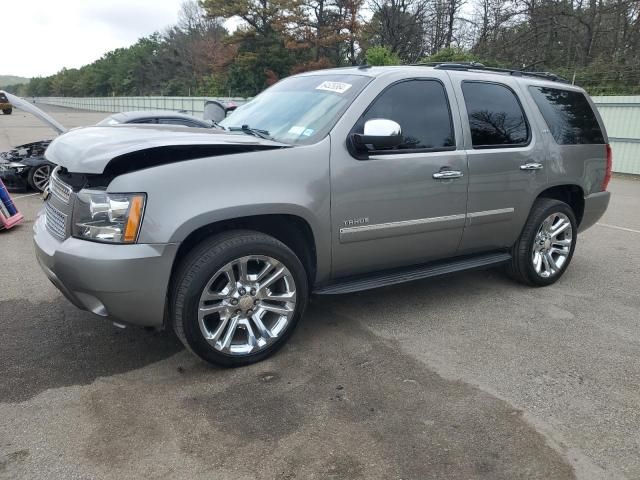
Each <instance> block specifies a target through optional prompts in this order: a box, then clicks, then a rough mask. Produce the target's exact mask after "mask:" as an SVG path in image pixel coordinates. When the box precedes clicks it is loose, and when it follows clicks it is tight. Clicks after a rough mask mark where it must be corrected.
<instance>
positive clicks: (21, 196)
mask: <svg viewBox="0 0 640 480" xmlns="http://www.w3.org/2000/svg"><path fill="white" fill-rule="evenodd" d="M35 195H42V193H40V192H38V193H29V194H27V195H20V196H19V197H13V199H14V200H18V199H19V198H26V197H33V196H35Z"/></svg>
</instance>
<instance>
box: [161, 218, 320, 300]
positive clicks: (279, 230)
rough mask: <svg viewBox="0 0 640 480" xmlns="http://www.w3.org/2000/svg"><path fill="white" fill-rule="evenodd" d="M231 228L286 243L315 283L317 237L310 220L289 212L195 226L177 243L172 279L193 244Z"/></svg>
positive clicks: (310, 281) (308, 276) (310, 280)
mask: <svg viewBox="0 0 640 480" xmlns="http://www.w3.org/2000/svg"><path fill="white" fill-rule="evenodd" d="M230 230H254V231H257V232H260V233H264V234H265V235H270V236H272V237H274V238H276V239H278V240H279V241H281V242H282V243H284V244H285V245H286V246H288V247H289V248H290V249H291V250H292V251H293V252H294V253H295V254H296V256H297V257H298V258H299V259H300V261H301V262H302V264H303V265H304V267H305V270H306V272H307V278H308V280H309V287H310V288H311V287H312V286H313V284H314V283H315V280H316V273H317V270H318V252H317V247H316V245H317V244H316V238H315V236H314V233H313V230H312V228H311V225H310V224H309V222H308V221H307V220H305V219H304V218H302V217H300V216H297V215H292V214H261V215H249V216H242V217H235V218H228V219H224V220H219V221H215V222H211V223H207V224H205V225H202V226H200V227H198V228H196V229H195V230H193V231H191V232H190V233H189V234H188V235H187V236H186V237H185V238H184V240H183V241H182V242H181V243H180V247H179V248H178V251H177V253H176V256H175V258H174V260H173V266H172V268H171V279H173V277H174V273H175V270H176V268H177V266H178V265H179V264H180V262H181V261H182V259H183V258H184V257H185V256H186V255H187V254H188V253H189V252H190V251H191V250H192V249H193V248H194V247H195V246H196V245H198V244H199V243H200V242H202V241H203V240H205V239H206V238H209V237H211V236H213V235H216V234H218V233H222V232H226V231H230Z"/></svg>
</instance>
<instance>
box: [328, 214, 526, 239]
mask: <svg viewBox="0 0 640 480" xmlns="http://www.w3.org/2000/svg"><path fill="white" fill-rule="evenodd" d="M514 212H515V209H514V208H511V207H509V208H500V209H497V210H485V211H480V212H469V213H467V214H464V213H461V214H457V215H447V216H444V217H430V218H417V219H414V220H403V221H400V222H388V223H377V224H373V225H358V226H355V227H343V228H341V229H340V243H349V242H362V241H365V240H375V239H378V238H387V237H395V236H400V235H412V234H415V233H423V232H430V231H434V230H442V229H446V228H458V227H460V226H463V225H481V224H486V223H494V222H502V221H506V220H511V218H512V217H513V215H514Z"/></svg>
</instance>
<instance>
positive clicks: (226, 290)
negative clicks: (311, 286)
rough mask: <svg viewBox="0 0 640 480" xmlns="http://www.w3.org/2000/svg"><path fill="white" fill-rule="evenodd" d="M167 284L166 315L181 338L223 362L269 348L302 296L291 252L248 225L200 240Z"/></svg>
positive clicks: (294, 318)
mask: <svg viewBox="0 0 640 480" xmlns="http://www.w3.org/2000/svg"><path fill="white" fill-rule="evenodd" d="M173 285H174V286H173V292H172V298H171V316H172V320H173V326H174V329H175V331H176V334H177V335H178V337H179V338H180V340H182V342H183V343H184V344H185V346H187V347H188V348H189V349H191V350H192V351H193V352H194V353H195V354H196V355H198V356H199V357H200V358H202V359H204V360H206V361H207V362H210V363H214V364H217V365H221V366H228V367H231V366H240V365H247V364H250V363H254V362H258V361H260V360H263V359H265V358H267V357H268V356H270V355H272V354H273V353H275V352H276V351H277V350H278V349H279V348H280V347H282V345H284V343H286V341H287V340H288V338H289V337H290V335H291V334H292V332H293V330H294V328H295V326H296V324H297V323H298V321H299V319H300V317H301V316H302V314H303V312H304V310H305V308H306V305H307V299H308V285H307V276H306V272H305V270H304V267H303V266H302V263H301V262H300V260H299V259H298V258H297V257H296V255H295V254H294V253H293V252H292V251H291V250H290V249H289V248H288V247H287V246H286V245H284V244H283V243H282V242H280V241H278V240H276V239H275V238H273V237H270V236H268V235H264V234H262V233H258V232H251V231H235V232H228V233H225V234H221V235H218V236H215V237H213V238H211V239H208V240H206V241H204V242H203V243H202V244H200V245H199V246H198V247H196V248H195V249H194V250H193V251H192V252H190V253H189V254H188V255H187V256H186V257H185V259H184V260H183V261H182V262H181V265H180V267H179V268H178V270H177V272H176V277H175V280H174V282H173Z"/></svg>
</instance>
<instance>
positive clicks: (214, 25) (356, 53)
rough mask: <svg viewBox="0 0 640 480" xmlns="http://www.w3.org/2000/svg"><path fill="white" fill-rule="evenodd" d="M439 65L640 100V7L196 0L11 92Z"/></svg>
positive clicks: (239, 84)
mask: <svg viewBox="0 0 640 480" xmlns="http://www.w3.org/2000/svg"><path fill="white" fill-rule="evenodd" d="M228 19H235V20H234V22H235V23H236V24H237V28H235V29H234V31H233V32H230V31H229V30H228V29H227V28H225V25H228V23H225V21H226V20H228ZM429 61H478V62H481V63H484V64H485V65H489V66H500V67H508V68H518V69H527V70H531V71H553V72H555V73H557V74H559V75H561V76H564V77H565V78H567V79H568V80H569V81H571V82H574V83H576V84H578V85H581V86H583V87H585V88H586V89H587V90H588V91H589V92H590V93H591V94H619V95H622V94H640V0H514V1H502V0H201V1H199V2H198V1H196V0H187V1H186V2H185V3H184V4H183V5H182V8H181V12H180V16H179V21H178V23H177V25H175V26H173V27H171V28H169V29H167V30H166V31H165V32H163V33H155V34H153V35H151V36H148V37H145V38H141V39H140V40H139V41H138V42H137V43H135V44H134V45H132V46H130V47H128V48H120V49H117V50H114V51H111V52H109V53H107V54H105V55H104V56H102V58H100V59H99V60H96V61H95V62H93V63H91V64H89V65H86V66H84V67H82V68H79V69H62V70H61V71H59V72H58V73H56V74H55V75H51V76H48V77H38V78H33V79H31V81H30V83H29V84H28V85H22V86H20V85H16V86H13V87H9V89H10V90H13V91H16V92H17V93H19V94H23V95H28V96H111V95H116V96H128V95H211V96H252V95H255V94H256V93H258V92H260V91H261V90H263V89H264V88H266V87H267V86H269V85H271V84H273V83H274V82H276V81H277V80H278V79H280V78H283V77H286V76H287V75H291V74H294V73H298V72H303V71H308V70H315V69H320V68H329V67H340V66H348V65H357V64H362V63H368V64H370V65H394V64H409V63H419V62H429Z"/></svg>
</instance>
